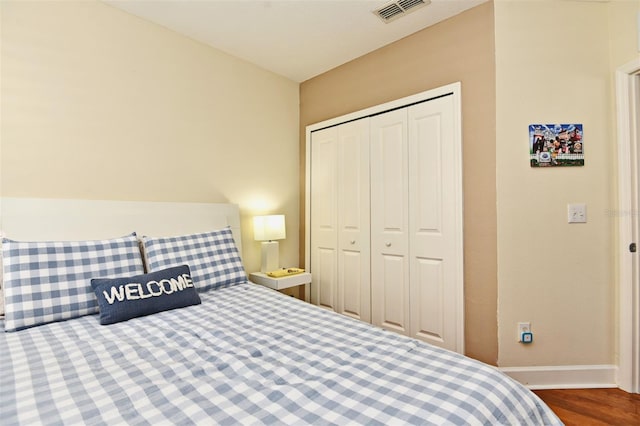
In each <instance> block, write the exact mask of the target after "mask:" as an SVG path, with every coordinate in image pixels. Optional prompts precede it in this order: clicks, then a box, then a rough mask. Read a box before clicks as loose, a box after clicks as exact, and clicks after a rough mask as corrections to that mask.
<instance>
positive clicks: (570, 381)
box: [499, 365, 618, 389]
mask: <svg viewBox="0 0 640 426" xmlns="http://www.w3.org/2000/svg"><path fill="white" fill-rule="evenodd" d="M499 370H500V371H502V372H503V373H505V374H507V375H508V376H509V377H511V378H512V379H514V380H516V381H518V382H520V383H522V384H523V385H525V386H526V387H528V388H529V389H584V388H616V387H618V385H617V384H616V374H617V372H618V367H616V366H615V365H562V366H546V367H501V368H499Z"/></svg>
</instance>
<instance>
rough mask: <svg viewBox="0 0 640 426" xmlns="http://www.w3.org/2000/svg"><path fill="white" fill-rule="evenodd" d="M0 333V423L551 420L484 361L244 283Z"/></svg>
mask: <svg viewBox="0 0 640 426" xmlns="http://www.w3.org/2000/svg"><path fill="white" fill-rule="evenodd" d="M201 297H202V305H197V306H191V307H188V308H183V309H177V310H173V311H168V312H162V313H159V314H154V315H151V316H148V317H143V318H137V319H133V320H130V321H127V322H123V323H119V324H114V325H109V326H101V325H100V324H99V321H98V316H96V315H91V316H85V317H82V318H76V319H72V320H68V321H64V322H58V323H53V324H48V325H43V326H39V327H34V328H31V329H27V330H22V331H19V332H14V333H2V337H1V338H0V416H1V417H0V419H1V420H0V423H2V424H3V425H11V424H25V425H32V424H39V423H42V424H103V425H114V424H136V425H160V424H176V425H187V424H208V425H209V424H292V425H298V424H318V425H323V424H340V425H344V424H367V425H373V424H421V425H425V424H465V425H466V424H469V425H525V424H532V425H542V424H561V423H560V421H559V420H558V419H557V417H555V415H554V414H553V413H552V412H551V411H550V410H549V409H548V408H547V407H546V406H545V405H544V404H543V403H542V402H541V401H540V400H539V399H538V398H537V397H536V396H535V395H534V394H532V393H531V392H530V391H528V390H527V389H525V388H524V387H522V386H521V385H519V384H517V383H515V382H514V381H512V380H511V379H509V378H508V377H506V376H505V375H503V374H502V373H500V372H499V371H497V370H496V369H494V368H493V367H489V366H487V365H484V364H482V363H479V362H476V361H473V360H471V359H469V358H465V357H463V356H460V355H458V354H454V353H452V352H448V351H445V350H441V349H439V348H434V347H432V346H429V345H426V344H423V343H421V342H417V341H415V340H412V339H409V338H406V337H404V336H400V335H396V334H393V333H390V332H386V331H383V330H380V329H377V328H375V327H372V326H370V325H367V324H364V323H360V322H358V321H355V320H351V319H349V318H346V317H343V316H340V315H337V314H334V313H331V312H327V311H324V310H321V309H319V308H317V307H315V306H312V305H309V304H306V303H304V302H301V301H298V300H295V299H293V298H289V297H285V296H283V295H281V294H279V293H276V292H273V291H271V290H268V289H265V288H263V287H260V286H257V285H253V284H241V285H237V286H234V287H229V288H224V289H220V290H215V291H210V292H208V293H204V294H201Z"/></svg>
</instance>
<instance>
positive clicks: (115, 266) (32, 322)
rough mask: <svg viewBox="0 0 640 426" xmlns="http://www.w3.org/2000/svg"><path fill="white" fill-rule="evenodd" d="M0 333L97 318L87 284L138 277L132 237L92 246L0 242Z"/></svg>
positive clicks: (91, 243) (139, 270)
mask: <svg viewBox="0 0 640 426" xmlns="http://www.w3.org/2000/svg"><path fill="white" fill-rule="evenodd" d="M2 252H3V259H2V261H3V266H4V297H5V331H16V330H21V329H24V328H28V327H33V326H36V325H40V324H46V323H49V322H54V321H62V320H66V319H70V318H75V317H79V316H82V315H88V314H95V313H97V312H98V301H97V300H96V296H95V294H94V292H93V289H92V288H91V278H107V277H118V276H123V275H124V276H129V275H137V274H142V273H144V266H143V263H142V256H141V255H140V248H139V245H138V238H137V237H136V234H135V233H134V234H131V235H128V236H126V237H122V238H115V239H111V240H96V241H61V242H25V241H13V240H9V239H6V238H5V239H3V240H2Z"/></svg>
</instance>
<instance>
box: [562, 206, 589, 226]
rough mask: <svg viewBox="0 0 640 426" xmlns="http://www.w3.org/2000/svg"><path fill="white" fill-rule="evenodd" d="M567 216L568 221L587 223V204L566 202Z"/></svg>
mask: <svg viewBox="0 0 640 426" xmlns="http://www.w3.org/2000/svg"><path fill="white" fill-rule="evenodd" d="M567 216H568V217H567V219H568V221H569V223H587V205H586V204H584V203H578V204H568V205H567Z"/></svg>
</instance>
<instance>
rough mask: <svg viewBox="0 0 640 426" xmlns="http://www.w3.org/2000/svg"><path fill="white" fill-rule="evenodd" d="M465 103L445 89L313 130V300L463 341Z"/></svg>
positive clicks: (458, 344)
mask: <svg viewBox="0 0 640 426" xmlns="http://www.w3.org/2000/svg"><path fill="white" fill-rule="evenodd" d="M456 108H459V105H458V104H457V103H456V99H455V98H454V96H453V95H451V94H445V95H442V96H438V97H435V98H431V99H428V100H425V101H422V102H418V103H413V104H410V105H408V106H402V107H400V108H395V109H391V110H388V111H385V112H380V113H376V114H372V115H370V116H367V117H364V118H359V119H356V120H352V121H347V122H344V123H341V124H340V123H338V124H332V125H330V126H328V127H325V128H318V129H317V130H313V131H312V132H311V134H310V149H309V152H310V159H309V163H308V164H309V167H310V175H309V178H310V180H309V195H308V196H309V229H310V233H309V245H308V247H309V264H310V268H311V273H312V277H313V281H312V285H311V302H312V303H314V304H317V305H319V306H322V307H324V308H327V309H331V310H334V311H336V312H339V313H342V314H344V315H348V316H350V317H353V318H356V319H360V320H363V321H367V322H371V323H373V324H375V325H378V326H380V327H382V328H385V329H387V330H391V331H394V332H398V333H401V334H405V335H408V336H412V337H415V338H418V339H420V340H423V341H426V342H429V343H432V344H435V345H437V346H441V347H445V348H447V349H452V350H458V351H462V347H463V338H464V336H463V329H462V324H461V318H462V316H461V309H462V297H463V296H462V285H463V281H462V272H461V271H462V243H461V239H462V234H461V233H462V229H461V220H462V205H461V198H462V197H461V190H462V182H461V174H460V154H459V149H460V139H459V133H457V132H459V131H460V121H459V118H457V117H458V116H457V115H456V111H457V110H456Z"/></svg>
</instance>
